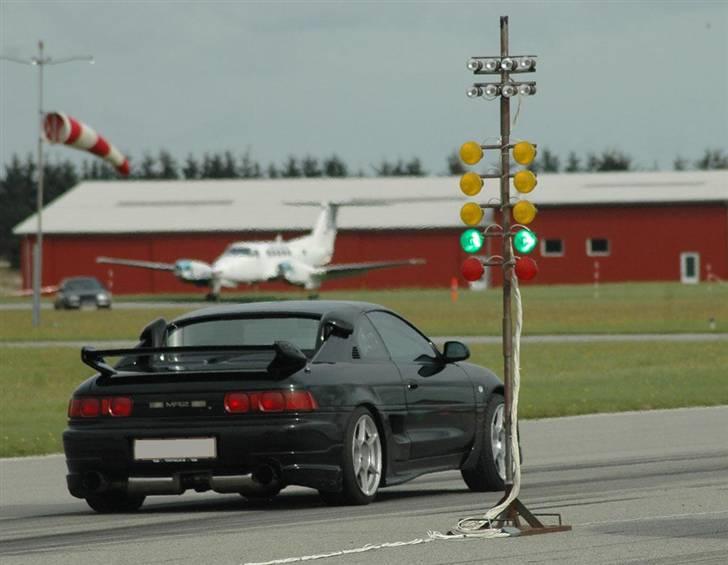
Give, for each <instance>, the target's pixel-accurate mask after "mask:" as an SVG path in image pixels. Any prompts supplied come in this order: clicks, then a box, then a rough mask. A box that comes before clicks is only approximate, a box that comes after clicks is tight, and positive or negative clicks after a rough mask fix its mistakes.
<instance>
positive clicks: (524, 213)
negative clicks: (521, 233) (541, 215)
mask: <svg viewBox="0 0 728 565" xmlns="http://www.w3.org/2000/svg"><path fill="white" fill-rule="evenodd" d="M535 218H536V207H535V206H534V205H533V204H531V203H530V202H529V201H528V200H519V201H518V202H517V203H516V205H515V206H514V207H513V219H514V220H515V221H516V222H517V223H519V224H523V225H524V226H527V225H528V224H530V223H531V222H532V221H533V220H534V219H535Z"/></svg>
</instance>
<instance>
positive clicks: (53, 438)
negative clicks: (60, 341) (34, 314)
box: [0, 347, 92, 457]
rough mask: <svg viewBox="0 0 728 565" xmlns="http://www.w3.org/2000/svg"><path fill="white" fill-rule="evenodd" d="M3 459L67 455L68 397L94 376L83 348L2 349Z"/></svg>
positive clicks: (0, 450)
mask: <svg viewBox="0 0 728 565" xmlns="http://www.w3.org/2000/svg"><path fill="white" fill-rule="evenodd" d="M0 357H1V358H2V363H0V439H1V440H2V442H0V456H2V457H10V456H18V455H33V454H38V453H54V452H57V451H61V449H62V443H61V432H62V431H63V428H64V427H65V425H66V410H67V408H68V399H69V398H70V396H71V393H72V392H73V390H74V389H75V388H76V386H77V385H79V384H80V383H81V381H83V380H84V378H85V377H87V376H90V375H91V374H92V371H91V369H89V368H88V367H86V366H85V365H83V364H82V363H81V357H80V354H79V351H78V350H77V349H72V348H68V347H64V348H35V347H34V348H1V349H0Z"/></svg>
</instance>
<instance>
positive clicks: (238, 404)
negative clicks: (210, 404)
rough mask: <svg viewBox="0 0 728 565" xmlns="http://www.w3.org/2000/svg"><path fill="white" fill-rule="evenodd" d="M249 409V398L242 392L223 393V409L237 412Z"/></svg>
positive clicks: (233, 412)
mask: <svg viewBox="0 0 728 565" xmlns="http://www.w3.org/2000/svg"><path fill="white" fill-rule="evenodd" d="M248 410H250V400H249V399H248V395H247V394H245V393H244V392H229V393H227V394H226V395H225V411H227V412H230V413H231V414H239V413H241V412H247V411H248Z"/></svg>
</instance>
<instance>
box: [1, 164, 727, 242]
mask: <svg viewBox="0 0 728 565" xmlns="http://www.w3.org/2000/svg"><path fill="white" fill-rule="evenodd" d="M497 182H498V181H497V180H493V179H486V181H485V187H484V189H483V192H481V199H480V200H481V201H482V202H486V201H488V199H489V198H491V197H493V198H495V197H497V195H498V188H497V187H498V185H497ZM513 192H514V194H517V193H515V191H513ZM372 198H373V199H406V200H409V199H413V200H415V201H408V202H398V203H397V202H395V203H391V204H389V205H386V206H376V207H371V206H366V207H343V208H342V209H341V210H340V211H339V221H338V225H339V229H343V230H347V229H348V230H353V229H412V228H417V229H422V228H460V227H462V224H461V223H460V219H459V210H460V207H461V206H462V204H463V202H465V201H466V198H465V197H464V195H463V194H462V193H461V192H460V190H459V188H458V178H457V177H396V178H379V177H374V178H346V179H328V178H325V179H322V178H304V179H300V178H299V179H275V180H269V179H260V180H243V179H235V180H200V181H183V180H179V181H153V180H138V181H93V182H92V181H87V182H82V183H81V184H79V185H78V186H76V187H74V188H72V189H70V190H69V191H68V192H66V193H65V194H63V195H62V196H60V197H59V198H58V199H56V200H55V201H54V202H52V203H51V204H49V205H48V206H46V208H45V209H44V211H43V231H44V233H48V234H84V233H96V234H100V233H130V232H137V233H153V232H157V233H168V232H210V231H222V232H241V231H285V230H306V231H307V230H309V229H311V226H312V225H313V223H314V221H315V218H316V216H317V214H318V210H317V209H316V208H315V207H300V206H291V205H286V204H285V203H286V202H290V201H314V202H323V201H347V200H352V199H372ZM416 199H422V201H420V202H417V201H416ZM528 199H529V200H531V201H533V202H534V203H536V204H537V205H541V206H583V205H641V204H668V203H671V204H690V203H701V202H716V203H721V202H722V203H725V204H728V171H688V172H639V173H591V174H542V175H539V183H538V186H537V187H536V189H535V190H534V191H533V192H532V193H531V194H530V195H528ZM35 230H36V219H35V215H33V216H31V217H29V218H28V219H26V220H25V221H23V222H21V223H20V224H18V225H17V226H16V227H15V229H14V233H16V234H19V235H25V234H34V233H35Z"/></svg>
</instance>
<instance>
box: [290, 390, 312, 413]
mask: <svg viewBox="0 0 728 565" xmlns="http://www.w3.org/2000/svg"><path fill="white" fill-rule="evenodd" d="M283 394H284V395H285V397H286V411H287V412H309V411H311V410H316V408H318V404H317V403H316V399H315V398H314V397H313V395H312V394H311V393H310V392H308V391H307V390H287V391H286V392H284V393H283Z"/></svg>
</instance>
